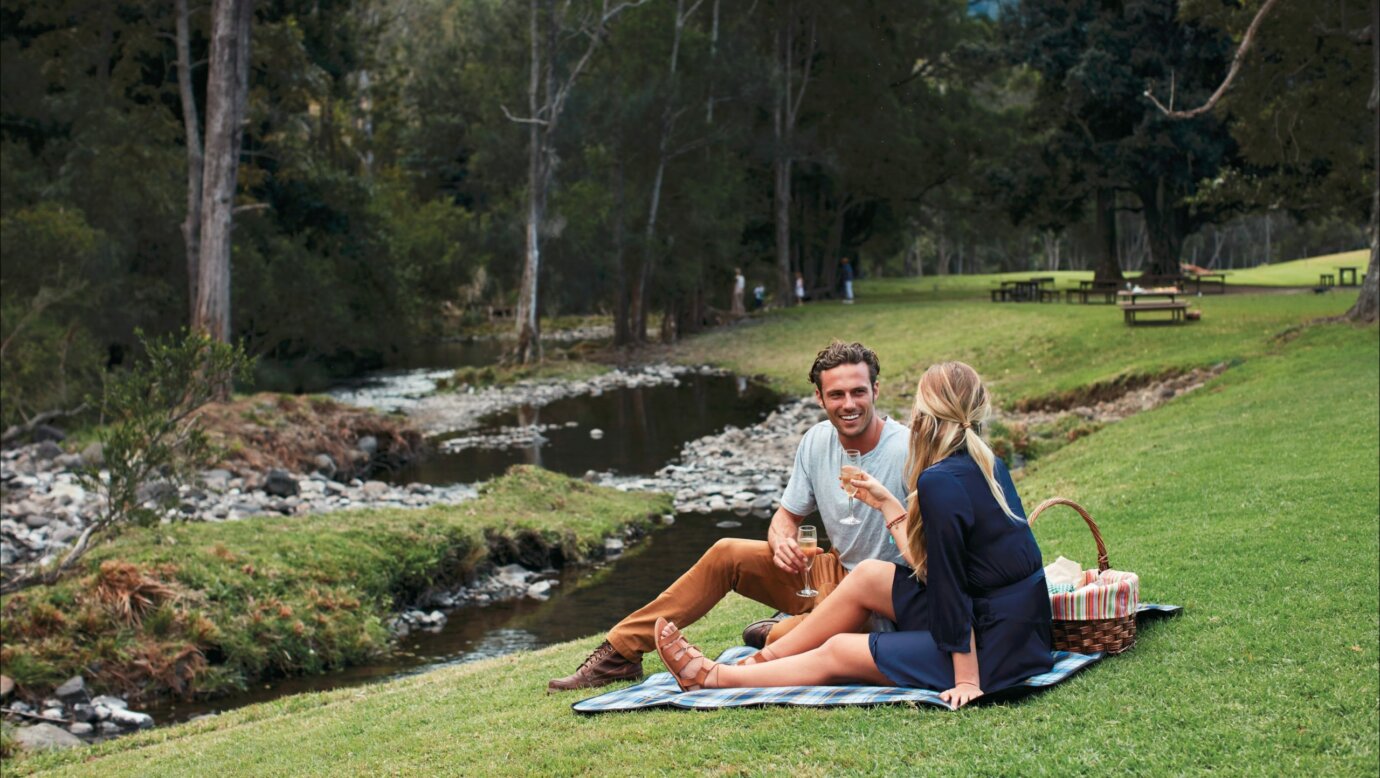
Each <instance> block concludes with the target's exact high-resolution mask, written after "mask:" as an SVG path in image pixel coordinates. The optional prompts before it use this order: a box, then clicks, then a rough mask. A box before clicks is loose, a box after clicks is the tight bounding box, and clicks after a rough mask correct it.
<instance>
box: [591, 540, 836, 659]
mask: <svg viewBox="0 0 1380 778" xmlns="http://www.w3.org/2000/svg"><path fill="white" fill-rule="evenodd" d="M847 573H848V571H847V570H844V569H843V565H842V564H840V563H839V558H838V555H837V554H834V553H833V552H830V553H827V554H820V555H819V556H817V557H815V563H814V569H813V570H812V571H811V572H810V582H811V583H812V584H813V585H814V588H815V589H817V590H818V591H819V594H818V595H817V596H815V597H810V598H805V597H801V596H799V595H797V594H796V592H798V591H800V589H801V588H803V586H804V583H805V579H804V576H803V574H791V573H787V572H786V571H784V570H782V569H781V568H779V567H777V566H776V563H775V562H773V561H772V556H771V549H770V548H769V547H768V546H767V543H766V541H764V540H738V539H736V538H724V539H722V540H720V541H718V542H716V543H715V544H714V545H713V546H711V547H710V549H709V550H708V551H706V552H705V554H704V556H702V557H700V559H699V561H698V562H696V563H695V564H694V566H692V567H691V568H690V569H689V570H688V571H686V573H685V574H684V575H682V576H681V577H680V578H678V579H676V582H675V583H673V584H671V586H670V587H669V588H668V589H666V591H664V592H662V593H661V594H660V595H658V596H657V598H656V599H655V600H652V601H651V602H650V603H648V604H646V605H644V606H643V607H641V608H639V609H638V610H636V611H635V612H633V613H632V614H631V615H630V616H628V617H627V618H625V619H623V620H622V621H620V622H618V624H617V626H615V627H614V628H613V629H612V630H610V631H609V634H608V641H609V642H610V643H612V644H613V647H614V648H615V649H617V650H618V653H620V654H622V655H623V657H624V658H626V659H629V660H632V661H636V660H638V659H639V658H641V656H642V655H643V654H645V653H648V652H651V651H655V650H656V641H655V638H654V636H653V634H652V633H653V631H654V627H655V625H656V620H657V617H658V616H659V617H661V618H664V619H666V620H667V621H670V622H674V623H675V625H676V626H677V627H685V626H687V625H689V624H692V623H694V622H695V621H697V620H699V618H700V617H701V616H703V615H704V614H706V613H708V612H709V610H710V609H711V608H713V607H714V606H715V605H717V604H718V602H719V600H722V599H723V598H724V595H726V594H728V593H729V592H737V593H738V594H741V595H743V596H744V597H747V598H749V599H752V600H756V601H757V602H760V603H762V604H763V605H767V606H770V607H772V608H775V609H777V610H779V611H783V612H785V613H790V614H797V615H794V616H793V617H792V618H789V619H785V620H783V621H782V622H781V623H779V624H777V625H776V626H775V627H773V628H772V631H771V634H770V636H768V638H767V642H768V643H770V642H772V641H774V640H778V639H780V638H781V636H783V635H785V634H786V633H787V632H790V631H791V629H792V628H794V627H795V626H796V625H797V624H799V623H800V620H801V616H802V615H803V614H805V613H808V612H809V611H810V610H811V609H812V608H815V607H816V606H818V605H819V603H821V602H823V601H824V598H825V597H828V596H829V594H830V593H831V592H833V591H834V588H835V587H837V586H838V585H839V582H840V581H842V580H843V577H844V576H845V575H846V574H847Z"/></svg>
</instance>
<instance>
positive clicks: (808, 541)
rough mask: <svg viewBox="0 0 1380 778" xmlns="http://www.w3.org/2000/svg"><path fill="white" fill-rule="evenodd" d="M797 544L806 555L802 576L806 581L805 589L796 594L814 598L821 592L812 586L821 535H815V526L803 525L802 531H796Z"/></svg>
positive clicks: (801, 526)
mask: <svg viewBox="0 0 1380 778" xmlns="http://www.w3.org/2000/svg"><path fill="white" fill-rule="evenodd" d="M795 542H796V545H798V546H800V550H801V551H803V552H804V553H805V571H804V572H803V573H802V574H801V575H802V577H803V578H804V581H805V588H804V589H801V590H800V591H798V592H796V594H797V595H799V596H801V597H814V596H816V595H818V594H819V592H818V591H816V590H815V588H814V587H813V586H811V585H810V569H811V568H813V567H814V566H815V554H816V553H818V551H819V535H817V534H816V533H815V528H814V526H813V525H810V524H802V525H800V529H798V530H796V533H795Z"/></svg>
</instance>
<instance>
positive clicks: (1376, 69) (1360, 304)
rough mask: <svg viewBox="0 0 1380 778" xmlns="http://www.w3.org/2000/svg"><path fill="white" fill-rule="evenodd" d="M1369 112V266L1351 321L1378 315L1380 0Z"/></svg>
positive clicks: (1373, 16) (1375, 6) (1374, 1)
mask: <svg viewBox="0 0 1380 778" xmlns="http://www.w3.org/2000/svg"><path fill="white" fill-rule="evenodd" d="M1370 67H1371V74H1370V76H1371V91H1370V105H1369V108H1370V113H1371V117H1372V119H1373V120H1374V122H1375V124H1374V125H1373V126H1372V128H1371V137H1373V138H1375V157H1374V160H1373V164H1374V168H1372V170H1371V174H1372V176H1373V177H1372V179H1371V184H1372V187H1371V194H1370V266H1369V267H1367V268H1366V278H1365V280H1364V281H1362V282H1361V294H1360V295H1358V296H1357V297H1356V303H1355V304H1354V305H1352V306H1351V309H1350V310H1348V311H1347V312H1346V318H1347V319H1350V320H1351V321H1363V322H1372V321H1375V320H1376V319H1377V318H1380V0H1371V4H1370Z"/></svg>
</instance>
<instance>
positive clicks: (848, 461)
mask: <svg viewBox="0 0 1380 778" xmlns="http://www.w3.org/2000/svg"><path fill="white" fill-rule="evenodd" d="M861 472H862V454H861V453H860V452H859V451H858V450H857V449H856V448H846V449H844V450H843V467H842V468H841V469H840V470H839V479H840V480H841V481H842V482H843V483H842V485H843V490H844V491H845V492H848V515H847V516H844V517H843V518H841V519H839V523H840V524H846V525H848V526H850V527H851V526H853V525H855V524H862V521H860V520H859V519H858V516H857V511H856V510H854V508H853V495H855V494H857V493H858V490H857V489H856V488H854V487H853V478H854V477H855V476H857V475H858V474H859V473H861Z"/></svg>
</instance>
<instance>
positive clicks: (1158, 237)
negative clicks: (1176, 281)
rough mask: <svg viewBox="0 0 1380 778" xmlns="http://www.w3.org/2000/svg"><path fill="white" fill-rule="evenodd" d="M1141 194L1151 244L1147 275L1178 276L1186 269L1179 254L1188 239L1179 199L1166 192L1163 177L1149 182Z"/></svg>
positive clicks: (1165, 277) (1164, 277)
mask: <svg viewBox="0 0 1380 778" xmlns="http://www.w3.org/2000/svg"><path fill="white" fill-rule="evenodd" d="M1139 195H1140V201H1141V213H1142V215H1143V216H1144V218H1145V230H1146V236H1147V237H1148V238H1149V243H1150V266H1149V267H1148V268H1146V270H1145V274H1146V275H1147V276H1157V277H1159V278H1160V279H1167V278H1177V277H1178V276H1179V275H1180V273H1181V272H1182V268H1181V267H1180V266H1179V254H1180V252H1181V251H1182V249H1183V242H1184V237H1183V232H1184V231H1183V227H1182V224H1183V213H1182V209H1181V208H1180V206H1179V204H1178V203H1177V202H1175V200H1176V199H1177V198H1175V197H1174V195H1173V194H1172V193H1171V192H1168V191H1166V188H1165V181H1164V179H1163V178H1158V179H1155V180H1154V181H1149V182H1146V184H1145V185H1144V186H1142V187H1141V189H1140V191H1139Z"/></svg>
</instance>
